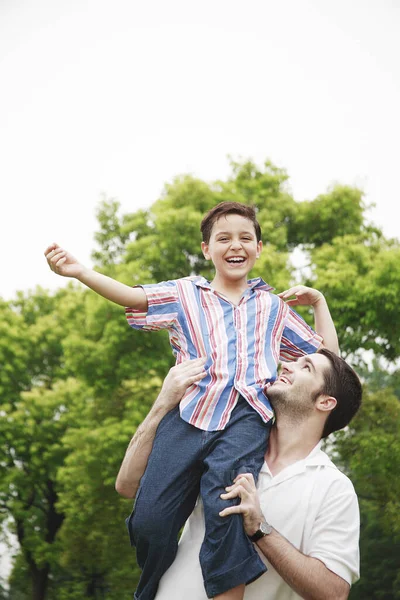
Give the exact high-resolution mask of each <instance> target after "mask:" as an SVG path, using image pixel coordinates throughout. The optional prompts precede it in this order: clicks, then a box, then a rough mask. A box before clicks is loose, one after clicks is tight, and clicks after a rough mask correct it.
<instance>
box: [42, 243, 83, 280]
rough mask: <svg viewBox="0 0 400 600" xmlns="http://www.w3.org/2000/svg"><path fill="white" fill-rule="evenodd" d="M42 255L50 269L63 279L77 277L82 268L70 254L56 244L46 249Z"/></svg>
mask: <svg viewBox="0 0 400 600" xmlns="http://www.w3.org/2000/svg"><path fill="white" fill-rule="evenodd" d="M44 255H45V257H46V260H47V264H48V265H49V267H50V269H51V270H52V271H54V273H57V275H62V276H63V277H77V278H78V277H79V275H80V274H81V273H82V271H83V266H82V265H81V264H80V263H79V262H78V261H77V260H76V258H75V257H74V256H72V254H70V253H69V252H67V251H66V250H64V249H63V248H61V247H60V246H59V245H58V244H51V246H49V247H48V248H46V250H45V252H44Z"/></svg>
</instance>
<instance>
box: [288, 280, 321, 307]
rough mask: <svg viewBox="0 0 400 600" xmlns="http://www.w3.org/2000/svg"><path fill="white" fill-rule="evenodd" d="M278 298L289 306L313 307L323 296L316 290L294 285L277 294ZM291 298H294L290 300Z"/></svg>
mask: <svg viewBox="0 0 400 600" xmlns="http://www.w3.org/2000/svg"><path fill="white" fill-rule="evenodd" d="M278 296H279V298H282V300H284V301H285V302H286V304H288V305H289V306H298V305H302V306H314V305H315V304H317V302H319V301H320V300H321V299H322V298H323V297H324V296H323V294H322V293H321V292H319V291H318V290H315V289H314V288H310V287H307V286H305V285H295V286H294V287H291V288H289V289H288V290H285V291H284V292H281V293H280V294H278ZM291 296H296V297H295V298H292V299H290V297H291Z"/></svg>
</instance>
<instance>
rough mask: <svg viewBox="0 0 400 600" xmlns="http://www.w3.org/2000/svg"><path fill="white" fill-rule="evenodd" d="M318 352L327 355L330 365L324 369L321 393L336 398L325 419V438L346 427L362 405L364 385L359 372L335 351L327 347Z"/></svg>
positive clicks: (323, 434) (323, 435) (323, 433)
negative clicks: (334, 404)
mask: <svg viewBox="0 0 400 600" xmlns="http://www.w3.org/2000/svg"><path fill="white" fill-rule="evenodd" d="M318 354H322V355H323V356H326V358H327V359H328V360H329V362H330V367H328V368H327V369H325V371H324V384H323V386H322V388H321V389H320V391H319V394H324V395H327V396H333V398H336V402H337V404H336V406H335V408H334V409H333V410H332V411H331V412H330V413H329V416H328V418H327V420H326V421H325V426H324V430H323V432H322V436H321V437H323V438H326V437H328V435H329V434H330V433H333V432H334V431H338V430H339V429H343V427H346V425H348V424H349V423H350V421H351V419H352V418H353V417H354V415H355V414H356V412H357V411H358V409H359V408H360V406H361V398H362V386H361V381H360V378H359V377H358V375H357V373H356V372H355V371H354V369H352V368H351V367H350V365H348V364H347V363H346V361H344V360H343V358H340V357H339V356H337V355H336V354H335V353H334V352H331V351H330V350H328V349H327V348H322V350H318Z"/></svg>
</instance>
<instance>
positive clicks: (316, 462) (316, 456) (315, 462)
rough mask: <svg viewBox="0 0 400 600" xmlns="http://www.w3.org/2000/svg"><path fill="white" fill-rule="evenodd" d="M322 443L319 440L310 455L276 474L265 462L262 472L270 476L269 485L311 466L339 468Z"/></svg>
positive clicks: (280, 481) (302, 471)
mask: <svg viewBox="0 0 400 600" xmlns="http://www.w3.org/2000/svg"><path fill="white" fill-rule="evenodd" d="M321 445H322V441H320V442H318V444H317V445H316V446H315V448H313V449H312V450H311V452H310V454H308V456H306V457H305V458H303V459H301V460H298V461H296V462H295V463H293V464H292V465H289V466H288V467H286V468H285V469H283V470H282V471H280V473H278V474H277V475H275V476H273V475H272V473H271V471H270V470H269V467H268V464H267V463H266V462H264V464H263V466H262V468H261V472H264V473H265V474H268V476H269V483H268V487H272V486H274V485H278V484H279V483H282V482H283V481H285V480H286V479H290V478H291V477H294V476H296V475H299V474H300V473H304V472H305V471H306V469H307V468H309V467H331V468H333V469H337V467H336V465H335V464H334V463H333V462H332V461H331V459H330V458H329V456H328V455H327V454H325V452H324V451H323V450H321Z"/></svg>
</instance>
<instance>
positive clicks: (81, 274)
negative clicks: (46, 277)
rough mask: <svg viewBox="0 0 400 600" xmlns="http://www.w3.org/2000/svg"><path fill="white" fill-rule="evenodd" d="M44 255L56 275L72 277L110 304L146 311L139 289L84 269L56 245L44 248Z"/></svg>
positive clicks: (143, 293) (145, 301) (142, 292)
mask: <svg viewBox="0 0 400 600" xmlns="http://www.w3.org/2000/svg"><path fill="white" fill-rule="evenodd" d="M44 255H45V257H46V260H47V263H48V265H49V267H50V269H51V270H52V271H54V273H57V275H62V276H63V277H74V278H75V279H78V281H80V282H81V283H83V284H85V285H86V286H87V287H89V288H90V289H92V290H93V291H94V292H97V293H98V294H100V296H103V298H106V299H107V300H111V302H115V303H116V304H120V305H121V306H129V307H130V308H135V309H136V310H141V311H143V312H145V311H147V297H146V294H145V292H144V290H143V289H142V288H141V287H130V286H129V285H125V284H124V283H120V282H119V281H115V280H114V279H111V277H107V275H102V274H101V273H97V271H93V269H88V268H86V267H85V266H84V265H82V264H81V263H80V262H79V261H78V260H77V259H76V258H75V257H74V256H72V254H70V253H69V252H67V251H66V250H64V249H63V248H61V247H60V246H59V245H58V244H51V246H49V247H48V248H46V250H45V252H44Z"/></svg>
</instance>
